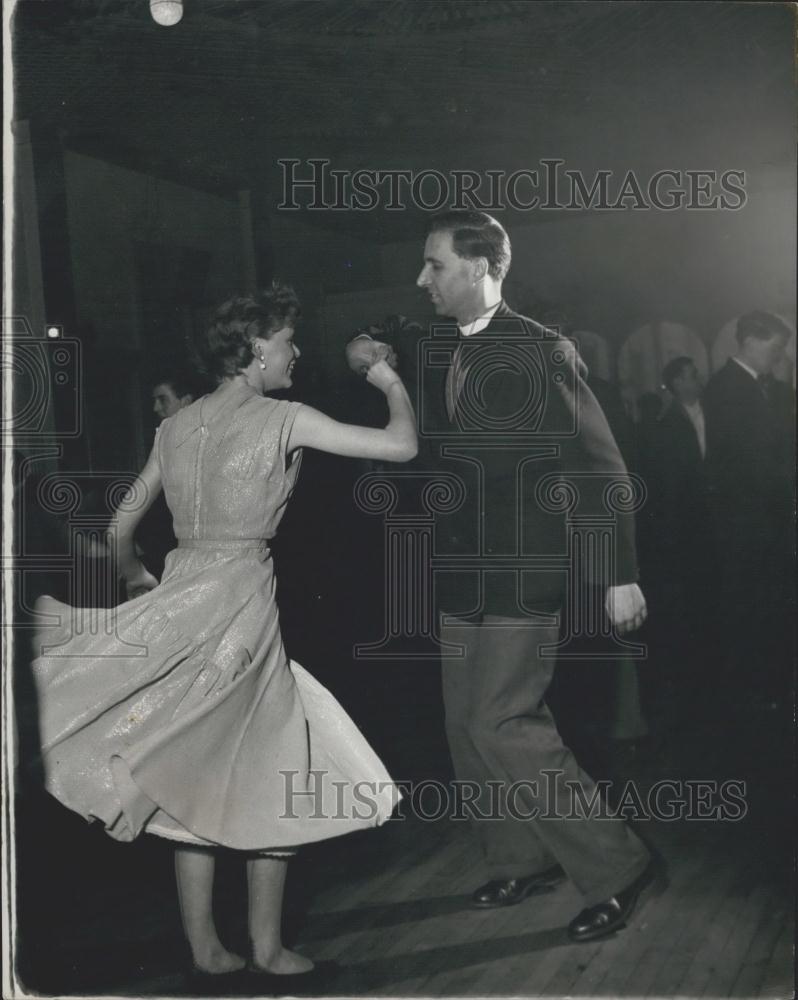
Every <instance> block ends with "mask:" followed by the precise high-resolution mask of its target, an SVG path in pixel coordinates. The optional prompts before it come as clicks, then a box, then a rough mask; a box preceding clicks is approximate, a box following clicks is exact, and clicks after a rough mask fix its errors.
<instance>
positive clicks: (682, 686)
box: [643, 355, 717, 723]
mask: <svg viewBox="0 0 798 1000" xmlns="http://www.w3.org/2000/svg"><path fill="white" fill-rule="evenodd" d="M662 383H663V388H665V389H667V390H668V393H669V394H670V401H669V402H668V404H667V406H666V408H665V410H664V412H663V413H662V415H661V416H660V418H659V419H658V420H657V422H656V424H655V425H654V430H653V433H652V440H651V454H650V455H649V462H648V466H647V469H648V471H647V475H646V486H647V488H648V496H649V501H648V504H647V508H648V509H649V510H650V516H651V527H652V529H653V530H652V531H651V543H650V546H649V548H650V558H649V565H647V566H646V565H645V564H644V566H643V582H644V585H645V586H646V593H647V594H648V596H649V598H650V600H651V610H652V616H651V622H652V623H653V624H654V628H655V630H656V646H657V649H658V650H659V652H660V653H661V656H662V662H661V664H660V666H659V667H658V669H657V670H655V671H653V674H654V676H653V677H652V681H653V686H654V687H655V689H659V690H660V695H659V697H657V698H656V699H655V700H654V704H653V705H652V707H653V708H655V709H656V710H657V711H659V712H660V713H663V712H664V713H665V715H666V716H667V718H666V720H665V721H666V723H667V722H674V723H679V722H684V721H687V720H689V719H690V718H691V717H694V716H695V715H697V714H700V713H701V711H702V706H703V704H704V703H705V700H706V698H707V696H709V695H711V694H712V693H713V692H714V687H713V688H712V689H710V687H709V686H708V683H709V682H711V683H712V685H714V684H715V683H716V679H715V678H713V677H711V666H710V665H711V663H712V660H713V657H714V646H713V645H712V644H713V642H714V640H715V635H714V631H713V630H712V628H711V627H710V626H711V623H712V622H713V621H714V597H715V590H716V584H717V569H716V566H715V559H714V545H713V541H714V539H713V536H712V522H711V519H710V516H709V506H708V497H707V475H706V450H707V447H706V420H705V417H704V409H703V406H702V402H701V396H702V391H703V386H702V383H701V377H700V375H699V373H698V368H697V367H696V364H695V361H694V360H693V359H692V358H690V357H687V356H684V355H683V356H680V357H676V358H673V359H672V360H671V361H669V362H668V364H667V365H665V368H664V369H663V372H662ZM663 688H664V690H663Z"/></svg>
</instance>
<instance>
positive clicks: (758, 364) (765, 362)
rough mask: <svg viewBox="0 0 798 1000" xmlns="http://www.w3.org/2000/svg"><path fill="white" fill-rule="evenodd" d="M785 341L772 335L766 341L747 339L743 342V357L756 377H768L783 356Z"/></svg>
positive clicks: (755, 338)
mask: <svg viewBox="0 0 798 1000" xmlns="http://www.w3.org/2000/svg"><path fill="white" fill-rule="evenodd" d="M784 346H785V340H784V338H783V337H780V336H779V335H778V334H773V336H772V337H768V338H767V339H766V340H759V339H758V338H757V337H748V339H747V340H746V341H745V357H746V360H747V361H748V364H749V365H750V366H751V367H752V368H753V369H754V371H755V372H756V373H757V374H758V375H768V374H769V373H770V372H772V371H773V369H774V368H775V367H776V365H777V364H778V362H779V361H780V360H781V358H782V355H783V354H784Z"/></svg>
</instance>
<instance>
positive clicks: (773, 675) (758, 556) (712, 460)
mask: <svg viewBox="0 0 798 1000" xmlns="http://www.w3.org/2000/svg"><path fill="white" fill-rule="evenodd" d="M789 336H790V331H789V329H788V328H787V326H786V325H785V324H784V323H783V322H782V321H781V320H780V319H778V317H776V316H772V315H771V314H770V313H766V312H761V311H756V312H751V313H748V314H746V315H745V316H741V317H740V319H739V321H738V323H737V330H736V337H737V344H738V349H737V353H736V355H735V356H734V357H732V358H729V360H728V361H727V362H726V365H725V366H724V367H723V368H721V369H720V371H718V372H716V373H715V374H714V375H713V376H712V378H711V379H710V380H709V383H708V385H707V389H706V393H705V395H704V409H705V413H706V434H707V469H708V474H709V482H710V491H711V503H712V511H713V516H714V518H715V526H716V540H717V541H716V544H717V549H718V557H719V561H720V578H721V612H720V613H721V619H722V623H723V626H724V628H723V632H724V635H725V637H726V640H727V641H726V650H725V653H726V655H725V660H724V667H725V673H724V675H723V677H722V679H721V680H722V685H723V686H722V691H725V692H726V695H727V699H726V700H727V701H728V702H729V703H730V704H731V705H732V706H737V707H739V708H741V709H743V708H744V706H746V705H748V704H750V700H751V698H752V697H753V699H754V700H760V701H762V702H764V703H765V704H777V703H778V702H779V701H780V700H782V699H783V698H784V697H785V695H786V693H787V691H788V690H789V686H790V680H789V676H788V671H789V669H790V660H791V657H790V651H789V642H790V635H791V628H790V625H789V623H788V616H789V611H790V608H789V604H790V603H791V601H792V594H793V592H794V582H793V581H792V573H791V568H790V560H791V555H792V552H793V550H794V541H795V537H794V525H793V521H792V517H793V500H794V478H793V475H794V474H793V457H794V416H793V409H794V400H793V393H792V391H791V389H790V387H789V386H787V385H786V384H784V383H782V382H779V381H777V380H776V379H774V378H773V375H772V373H773V369H774V367H775V366H776V364H777V362H778V361H779V360H780V358H781V356H782V352H783V350H784V347H785V345H786V343H787V340H788V339H789Z"/></svg>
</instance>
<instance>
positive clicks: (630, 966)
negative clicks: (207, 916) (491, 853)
mask: <svg viewBox="0 0 798 1000" xmlns="http://www.w3.org/2000/svg"><path fill="white" fill-rule="evenodd" d="M788 733H789V720H788V719H786V718H781V717H779V718H776V717H775V716H768V714H767V713H764V714H762V715H760V716H759V718H758V722H757V728H756V731H754V732H750V733H749V734H748V737H749V738H746V739H743V738H739V739H738V738H737V735H736V734H735V733H734V732H733V731H730V732H729V736H730V738H729V739H728V740H725V741H724V740H721V739H719V738H718V734H717V733H716V732H712V731H707V730H706V729H705V730H703V731H696V732H692V733H689V734H687V735H686V736H681V737H678V738H673V739H671V740H670V741H668V742H667V744H666V745H664V746H662V747H660V748H659V749H658V750H650V751H649V752H648V753H647V754H644V755H643V756H642V757H636V758H634V759H623V760H615V761H614V762H612V764H611V767H612V768H614V772H615V775H616V777H617V778H618V779H621V778H623V779H625V778H633V779H634V780H635V781H636V782H637V786H638V788H639V789H641V790H645V789H647V788H649V787H650V786H651V784H652V783H653V782H654V781H656V780H658V779H660V778H663V777H667V778H671V779H679V778H681V779H685V778H691V779H702V778H713V779H719V780H722V779H723V778H724V777H735V778H742V779H744V780H746V782H747V783H748V788H747V792H746V797H747V803H748V808H749V813H748V815H747V816H746V818H745V819H744V820H742V821H740V822H710V821H686V820H679V821H674V822H663V821H656V820H650V821H648V822H646V823H641V824H638V828H639V829H641V830H642V833H643V835H644V836H645V837H646V838H647V839H648V840H649V841H650V842H651V843H652V844H653V845H655V847H656V848H657V849H658V850H659V852H660V853H661V854H662V856H663V857H664V859H665V860H666V862H667V865H668V869H669V877H670V886H669V888H668V889H667V890H666V891H664V892H663V893H662V894H661V895H659V896H656V897H653V898H650V899H649V900H648V901H646V902H644V904H643V905H642V906H641V907H640V908H639V909H638V911H637V912H636V913H635V915H634V918H633V921H632V922H631V924H630V926H629V927H628V928H627V929H625V930H624V931H622V932H621V933H618V934H617V935H615V936H614V937H611V938H609V939H607V940H604V941H601V942H597V943H593V944H583V945H575V944H571V943H570V942H569V941H568V939H567V936H566V933H565V928H566V926H567V924H568V922H569V920H570V919H571V918H572V917H573V916H574V915H575V914H576V913H577V912H578V911H579V910H580V909H581V907H582V903H581V899H580V897H579V895H578V893H577V891H576V890H575V889H574V887H573V886H571V885H570V883H564V884H563V885H561V886H559V887H558V888H557V889H556V890H554V891H552V892H550V893H547V894H545V895H540V896H536V897H532V898H529V899H528V900H526V901H525V902H524V903H522V904H521V905H519V906H515V907H510V908H508V909H504V910H488V911H479V910H474V909H472V908H470V906H469V903H468V896H469V894H470V892H471V891H472V890H473V889H474V888H475V887H476V886H477V885H479V884H480V882H481V881H483V880H484V876H485V872H484V871H483V870H482V868H481V864H480V862H479V857H478V852H477V851H476V849H475V844H474V841H473V840H472V832H471V831H470V830H469V828H468V827H467V826H466V825H465V824H464V823H462V822H457V821H451V820H441V821H437V822H425V821H423V820H421V819H419V818H417V817H416V818H412V817H407V818H405V819H397V820H393V821H391V822H390V823H389V824H388V825H387V826H386V827H384V828H382V829H381V830H379V831H375V832H370V833H368V834H365V835H360V834H358V835H355V836H353V837H350V838H344V839H342V840H341V841H329V842H327V843H325V844H321V845H317V846H315V847H313V848H309V849H308V850H307V852H306V855H305V857H304V858H303V859H301V860H300V861H298V862H296V863H295V865H294V874H293V875H292V879H293V881H292V884H291V892H290V901H291V902H290V907H289V913H288V921H287V922H288V930H289V933H293V934H294V936H295V940H296V946H297V947H298V948H299V950H300V951H302V952H303V953H305V954H307V955H309V956H311V957H312V958H314V959H326V958H331V959H335V960H336V961H337V962H338V963H339V964H340V966H341V972H340V974H339V976H338V977H337V978H336V980H335V982H334V983H331V984H330V986H329V988H328V989H327V990H326V991H325V992H326V993H327V994H335V995H348V996H403V997H416V996H418V997H439V996H440V997H458V996H462V997H466V996H546V997H565V996H569V997H578V996H605V997H626V996H634V997H644V996H646V997H647V996H652V997H698V996H709V997H759V996H771V997H787V996H792V995H793V992H794V991H793V956H792V942H793V915H792V913H793V896H792V893H793V885H792V844H791V841H790V836H791V831H792V816H791V808H792V805H791V802H792V799H791V796H792V789H791V788H790V787H789V786H785V784H784V773H787V774H789V773H790V765H789V749H788V748H789V738H788ZM785 754H786V756H785ZM769 762H772V763H769ZM779 762H780V763H781V766H779ZM106 839H107V838H102V840H103V842H104V841H105V840H106ZM97 844H98V845H99V844H100V840H99V839H98V840H97ZM118 848H119V845H115V844H114V845H112V846H111V848H109V849H108V850H110V851H112V852H113V851H115V850H117V849H118ZM57 863H58V864H63V858H62V859H60V860H59V861H58V862H57ZM84 863H85V861H84ZM96 863H97V864H98V865H100V866H102V865H103V864H106V863H107V864H108V865H110V866H111V869H113V865H114V864H116V865H118V856H117V855H115V854H109V855H108V859H103V857H102V856H101V855H99V854H98V855H97V861H96ZM169 864H171V862H170V861H169V860H168V855H167V854H166V853H164V854H162V855H159V856H158V858H156V859H155V861H154V862H153V861H152V860H150V861H147V865H148V866H149V867H150V868H152V867H153V865H154V866H155V867H156V868H157V867H158V866H159V865H160V866H161V871H160V872H159V873H158V872H153V874H152V883H151V884H150V883H147V884H144V883H141V884H139V885H138V888H137V889H136V890H135V891H134V890H133V886H132V884H131V882H130V881H129V882H128V883H127V886H126V888H125V887H124V885H125V883H124V879H122V880H121V885H122V888H120V880H119V879H117V880H115V882H113V883H112V884H105V883H104V887H96V888H95V889H94V891H93V892H92V893H90V895H89V896H84V897H83V898H80V897H78V898H77V899H72V900H70V901H69V902H70V905H69V907H67V906H66V905H65V906H64V907H63V912H61V911H57V912H55V913H54V914H52V915H51V923H50V925H48V929H47V934H49V945H48V947H49V948H50V951H49V954H48V956H47V959H48V961H49V962H50V966H49V968H50V969H51V973H50V975H49V976H48V977H47V978H46V979H45V980H42V981H41V982H40V983H39V984H38V989H39V990H40V991H41V992H43V993H45V994H48V991H49V995H61V996H70V995H78V994H83V995H90V994H92V993H94V994H97V993H102V994H105V995H109V996H117V995H118V996H144V995H160V996H169V995H186V993H187V990H186V987H185V984H184V981H183V978H182V975H181V971H180V969H181V964H182V962H183V953H182V951H181V950H180V948H181V946H180V944H179V941H180V932H179V926H178V925H177V922H176V917H175V913H174V910H175V906H174V901H173V899H172V896H171V893H172V887H171V886H170V885H166V887H164V886H163V885H162V884H161V883H163V882H164V881H166V882H168V878H167V877H166V876H168V874H169V870H168V866H169ZM74 885H75V886H85V879H83V880H81V879H79V878H78V876H77V874H76V875H75V877H74ZM156 885H157V886H158V887H157V888H154V887H155V886H156ZM242 889H243V886H241V885H238V884H235V885H231V886H230V887H229V892H228V895H229V897H230V898H229V899H228V898H227V896H225V895H224V891H223V893H222V895H223V898H222V900H221V905H222V908H224V907H225V906H227V905H228V903H234V904H235V906H236V907H237V912H238V913H239V917H236V918H234V919H239V918H240V911H241V909H242V908H243V907H242V899H241V893H240V890H242ZM64 891H66V889H65V890H64ZM84 891H85V890H84ZM103 893H105V895H103ZM70 915H71V919H69V917H70ZM78 915H79V916H78ZM111 928H112V929H111ZM45 937H46V935H45ZM29 960H30V959H29ZM41 960H42V961H44V959H43V958H42V959H41ZM32 961H34V962H35V961H36V959H35V958H34V959H32ZM56 983H60V985H56ZM249 992H250V993H252V994H257V992H258V990H257V987H254V986H251V987H250V988H249Z"/></svg>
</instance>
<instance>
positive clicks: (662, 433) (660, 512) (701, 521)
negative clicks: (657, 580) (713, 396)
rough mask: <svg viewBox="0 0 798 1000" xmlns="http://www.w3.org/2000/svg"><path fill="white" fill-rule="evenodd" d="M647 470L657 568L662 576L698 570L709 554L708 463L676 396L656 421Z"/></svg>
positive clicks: (648, 506)
mask: <svg viewBox="0 0 798 1000" xmlns="http://www.w3.org/2000/svg"><path fill="white" fill-rule="evenodd" d="M705 421H706V416H705ZM647 470H648V471H647V474H646V487H647V489H648V491H649V502H648V503H647V505H646V507H647V509H648V510H649V511H650V516H651V518H652V527H653V529H654V533H655V538H654V539H653V544H654V547H655V549H656V552H657V553H658V557H657V566H656V570H657V572H658V574H659V576H660V577H661V578H664V577H670V576H671V574H672V573H673V572H676V573H680V574H681V575H684V573H685V572H687V573H690V572H693V571H694V569H695V567H696V565H697V563H698V562H700V561H701V560H704V561H706V560H707V559H708V558H709V549H708V546H709V544H710V537H709V536H710V532H711V530H712V524H711V521H710V515H709V506H708V486H707V474H706V462H705V460H704V456H703V455H702V454H701V448H700V445H699V443H698V436H697V434H696V430H695V426H694V425H693V422H692V420H691V419H690V417H689V416H688V414H687V412H686V411H685V409H684V407H683V406H682V405H681V404H680V403H679V402H678V401H677V400H673V401H672V402H671V404H670V405H669V406H668V408H667V409H666V410H665V412H664V413H663V415H662V416H661V417H660V419H659V420H658V421H657V424H656V428H655V433H654V437H653V446H652V454H651V456H650V461H649V463H648V466H647Z"/></svg>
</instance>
